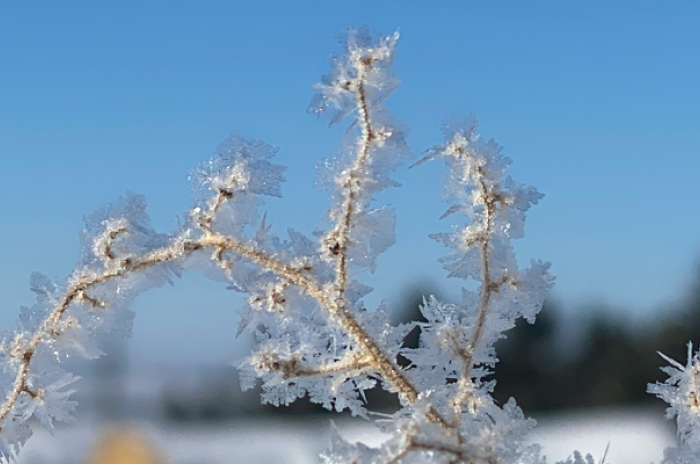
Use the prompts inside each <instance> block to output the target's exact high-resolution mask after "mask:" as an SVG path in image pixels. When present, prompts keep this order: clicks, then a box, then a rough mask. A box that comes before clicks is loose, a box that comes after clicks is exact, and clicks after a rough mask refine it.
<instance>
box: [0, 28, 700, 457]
mask: <svg viewBox="0 0 700 464" xmlns="http://www.w3.org/2000/svg"><path fill="white" fill-rule="evenodd" d="M397 41H398V34H393V35H391V36H386V37H384V36H374V35H372V34H371V33H369V32H368V31H367V30H366V29H361V30H350V31H349V32H348V35H347V39H346V40H345V42H344V46H345V49H344V54H343V55H342V56H339V57H336V58H335V59H334V60H333V63H332V70H331V72H330V73H329V74H327V75H325V76H324V77H323V78H322V82H321V83H320V84H317V85H316V88H317V90H318V95H316V97H314V99H313V100H312V102H311V105H310V106H309V111H310V112H313V113H316V114H321V113H330V117H331V124H336V123H339V122H341V121H343V120H345V119H346V118H348V119H349V128H348V130H347V132H346V134H345V137H344V139H343V142H342V145H341V149H340V151H339V153H338V154H337V155H336V156H334V157H331V158H329V159H327V160H324V161H323V162H322V163H321V164H320V165H319V180H320V181H321V182H320V183H321V184H322V185H323V186H325V187H326V188H327V190H328V191H329V192H330V200H331V204H330V207H329V210H328V213H327V215H326V217H325V218H324V221H322V225H321V226H320V227H319V228H318V230H316V231H314V235H313V237H308V236H306V235H304V234H302V233H300V232H298V231H295V230H293V229H288V230H287V236H286V238H281V237H278V236H277V235H275V234H274V233H273V231H272V229H271V227H270V226H269V225H268V224H267V218H266V215H264V214H263V215H262V216H261V214H260V213H259V210H260V208H261V206H262V205H263V201H262V196H265V195H269V196H280V195H281V183H282V182H283V181H284V171H285V169H286V168H285V167H283V166H279V165H277V164H274V163H272V161H271V160H272V158H273V156H274V155H275V153H276V151H277V149H276V148H274V147H272V146H270V145H267V144H266V143H264V142H262V141H258V140H249V139H246V138H244V137H242V136H239V135H234V136H231V137H230V138H228V139H227V140H225V141H224V142H223V143H222V144H221V146H220V147H219V148H218V149H217V151H216V152H215V153H214V156H213V157H212V159H211V160H210V161H209V162H207V163H205V164H204V165H202V166H200V167H199V168H198V169H197V170H195V171H194V172H193V173H192V176H191V179H192V180H193V184H194V190H195V192H196V195H197V199H196V203H195V206H194V207H193V208H192V209H190V211H189V213H188V214H187V216H186V217H187V221H186V224H184V225H183V226H182V227H181V228H180V229H179V230H178V231H176V232H175V233H173V234H160V233H157V232H155V231H154V230H153V228H152V227H151V225H150V221H149V219H148V215H147V214H146V207H145V203H144V201H143V199H142V198H141V197H139V196H136V195H133V194H128V195H127V196H125V197H124V198H123V199H121V200H120V202H118V203H117V204H116V205H110V206H107V207H105V208H103V209H101V210H99V211H97V212H96V213H93V214H92V215H89V216H88V217H87V218H86V229H85V230H84V232H83V235H82V242H83V249H84V251H83V257H82V259H81V261H80V263H79V265H78V267H77V268H76V270H75V271H74V273H73V275H72V276H71V277H70V278H69V279H68V281H67V283H66V284H64V285H58V284H55V283H53V282H51V281H50V280H49V279H48V278H46V277H44V276H42V275H40V274H35V275H33V276H32V280H31V288H32V290H33V291H34V292H35V293H36V295H37V302H36V304H35V305H34V306H32V307H31V308H23V309H22V315H21V316H20V322H19V323H18V327H17V330H16V331H14V332H12V333H8V334H5V335H3V337H2V343H1V344H0V365H1V366H2V369H1V370H0V398H3V401H2V404H1V405H0V456H3V457H9V456H12V455H14V454H15V453H16V452H17V451H18V449H19V446H20V445H21V444H22V443H23V442H24V441H25V440H26V439H27V437H28V436H29V434H30V430H29V428H28V427H27V421H28V419H29V418H31V417H36V418H38V419H39V420H40V421H41V423H42V424H43V425H44V426H46V427H47V428H49V429H51V428H52V427H53V422H54V421H56V420H67V419H69V418H70V413H71V411H72V409H73V408H74V406H75V403H74V402H72V401H70V399H69V397H70V394H71V393H72V390H70V389H68V388H69V386H70V385H71V383H72V382H73V381H74V380H75V379H76V377H75V376H73V375H72V374H70V373H68V372H66V371H65V370H64V369H63V364H62V363H63V361H64V360H65V359H66V357H68V356H73V355H76V354H77V355H80V356H83V357H86V358H94V357H96V356H99V355H100V354H101V352H100V351H99V349H98V348H97V345H96V338H97V337H98V336H99V335H100V333H102V332H107V331H113V330H117V331H121V332H125V333H126V334H128V332H129V330H130V323H131V319H132V317H133V314H132V313H131V312H130V311H129V310H128V305H129V303H130V302H131V300H132V299H133V298H134V297H135V296H136V295H137V294H139V293H140V292H142V291H144V290H147V289H149V288H152V287H154V286H159V285H162V284H164V283H170V282H172V280H173V279H174V278H175V277H179V276H180V275H181V274H182V273H183V272H185V271H200V272H203V273H204V274H205V275H206V276H208V277H210V278H212V279H216V280H220V281H223V282H225V283H226V285H227V286H228V288H231V289H234V290H236V291H238V292H242V293H245V294H246V295H247V297H246V299H245V303H244V307H243V309H242V312H241V322H240V327H239V333H240V332H241V331H243V330H248V331H250V332H252V333H253V334H254V336H255V339H256V342H257V344H256V347H255V348H254V349H253V351H252V353H250V355H249V356H247V357H246V358H245V359H242V360H240V361H239V362H238V366H239V368H240V370H241V386H242V388H243V389H248V388H251V387H253V386H255V385H257V384H262V396H261V399H262V401H263V402H265V403H270V404H273V405H281V404H284V405H287V404H290V403H291V402H293V401H295V400H296V399H297V398H300V397H303V396H308V397H309V398H310V400H311V401H312V402H315V403H319V404H321V405H323V406H324V407H325V408H327V409H333V410H336V411H342V410H345V409H347V410H349V411H350V412H351V413H352V414H353V415H359V416H362V417H365V418H368V414H367V413H368V411H367V410H366V405H365V401H364V398H365V396H364V392H365V391H367V390H369V389H371V388H374V387H375V386H377V385H378V384H379V385H380V386H381V387H382V388H384V389H386V390H388V391H390V392H393V393H396V394H397V395H398V397H399V399H400V400H401V409H400V410H399V411H396V413H395V414H393V415H391V416H390V417H389V418H388V419H385V420H381V421H377V425H378V426H379V427H380V428H381V429H382V430H384V431H385V432H387V433H388V434H389V435H390V438H389V439H388V440H387V441H386V442H385V443H384V444H383V445H382V446H381V447H379V448H369V447H367V446H364V445H362V444H350V443H347V442H345V441H344V440H342V438H340V437H339V436H337V435H334V436H333V440H332V444H331V449H330V450H329V451H327V452H326V453H324V454H323V455H322V457H323V459H324V461H325V462H326V463H329V464H330V463H335V464H340V463H353V464H360V463H365V464H368V463H383V464H388V463H394V464H409V463H427V462H430V463H441V464H443V463H444V464H447V463H450V464H460V463H461V464H467V463H468V464H515V463H521V464H527V463H530V464H541V463H543V462H544V461H543V459H542V458H541V457H540V456H539V448H538V447H537V446H536V445H529V444H527V442H526V435H527V433H528V432H529V431H530V429H531V428H532V427H533V426H534V421H532V420H530V419H527V418H525V416H524V415H523V413H522V411H521V410H520V408H519V407H518V406H517V405H516V403H515V401H514V400H513V399H511V400H510V401H508V402H507V403H506V404H503V405H499V404H496V402H495V401H494V399H493V398H492V396H491V392H492V389H493V386H494V382H493V381H489V380H488V376H489V375H491V374H492V373H493V370H494V368H495V366H496V363H497V357H496V353H495V348H494V346H495V343H496V341H497V340H499V339H501V338H503V337H504V336H505V333H506V332H507V331H508V330H509V329H511V328H512V327H513V326H514V324H515V321H516V320H517V319H518V318H520V317H522V318H525V319H526V320H527V321H528V322H531V323H532V322H534V319H535V317H536V315H537V313H538V312H539V310H540V308H541V306H542V303H543V301H544V298H545V296H546V294H547V292H548V291H549V289H550V288H551V287H552V285H553V282H554V278H553V277H552V276H551V275H550V274H549V267H550V266H549V263H547V262H542V261H531V263H530V265H529V267H526V268H522V267H521V266H519V263H518V260H517V259H516V256H515V253H514V249H513V245H512V243H511V241H512V240H514V239H519V238H522V237H523V235H524V222H525V216H526V213H527V212H528V210H529V208H530V207H531V206H532V205H534V204H537V203H538V201H539V200H540V199H541V198H542V195H541V194H540V193H539V192H538V191H537V190H536V189H535V188H533V187H530V186H526V185H521V184H518V183H516V182H514V181H513V180H512V179H511V178H510V177H508V176H506V175H505V171H506V169H507V168H508V166H509V165H510V162H511V161H510V159H509V158H506V157H505V156H503V155H502V154H501V152H502V148H501V147H500V146H499V145H498V144H497V143H496V142H495V141H493V140H488V141H484V140H482V139H481V137H480V136H479V135H478V133H477V124H476V122H475V120H474V119H473V118H471V117H470V118H463V119H453V120H451V121H448V123H446V125H445V129H444V142H443V143H442V144H439V145H435V146H434V147H432V148H430V149H429V150H428V151H427V154H426V156H425V157H424V158H423V159H422V160H421V161H419V162H418V163H416V164H421V163H423V162H426V161H429V160H432V159H435V158H442V159H443V160H444V161H445V162H446V164H447V165H448V168H449V175H448V180H447V182H446V185H445V190H446V196H447V199H448V201H449V202H450V203H451V206H450V207H449V208H448V210H447V211H446V212H445V214H443V216H442V218H441V219H444V218H447V217H452V218H461V220H460V221H457V223H455V224H454V225H453V226H452V232H450V233H437V234H434V235H432V236H431V237H432V238H433V239H435V240H437V241H438V242H440V243H442V244H444V245H445V246H447V247H448V248H450V249H451V250H450V253H449V254H448V255H447V256H444V257H442V258H440V262H441V263H442V264H443V266H444V268H445V270H446V271H447V272H448V277H457V278H461V279H464V281H465V286H464V288H463V290H462V298H461V300H460V301H459V302H456V303H448V302H441V301H438V300H437V299H436V298H434V297H432V296H430V297H426V299H425V300H424V304H423V305H422V307H421V311H422V313H423V315H424V316H425V318H426V320H427V322H425V323H414V324H405V325H399V326H394V325H392V324H390V323H389V317H388V314H389V312H390V310H389V309H388V308H386V307H385V305H383V304H382V305H381V306H380V307H378V308H374V309H368V308H366V306H365V304H364V302H363V298H364V297H365V296H366V295H367V294H369V293H370V292H371V291H372V288H370V287H369V286H367V285H365V284H363V283H361V282H359V281H358V280H356V279H354V278H353V276H354V275H359V274H361V273H360V272H355V271H370V272H373V271H374V269H375V267H376V265H377V259H378V256H379V255H380V254H381V253H383V252H384V251H385V250H387V249H388V248H389V247H390V246H391V245H392V244H393V243H394V241H395V236H394V229H395V224H396V217H395V214H394V210H393V208H391V207H390V206H389V205H378V204H376V201H375V198H374V196H375V194H376V193H378V192H380V191H382V190H384V189H386V188H389V187H398V186H400V184H399V183H398V182H397V181H395V180H394V179H393V178H391V175H392V173H393V172H394V171H395V170H396V169H397V168H398V167H399V166H401V165H402V164H403V163H404V162H405V161H406V160H407V159H408V157H409V156H410V152H409V150H408V148H407V145H406V141H405V130H404V129H403V127H402V125H401V124H400V123H399V122H398V121H396V120H394V119H393V117H391V115H390V114H389V112H388V111H387V110H386V108H385V107H383V106H382V103H383V101H384V100H385V99H386V98H387V97H388V96H389V95H390V94H391V92H392V91H393V90H394V89H395V88H396V87H397V86H398V83H399V81H398V79H396V77H395V76H394V75H393V73H392V71H391V65H392V62H393V59H394V54H395V49H396V45H397ZM416 325H417V326H419V328H420V329H421V334H420V344H419V346H418V347H417V348H414V349H409V348H405V347H403V344H404V339H405V337H406V336H407V334H408V333H409V332H410V331H411V330H413V329H414V328H415V327H416ZM399 355H402V356H404V357H405V358H407V359H408V360H409V361H410V364H409V365H408V366H406V367H401V366H400V365H399V363H398V362H397V357H398V356H399ZM669 361H670V360H669ZM670 362H671V367H669V368H667V369H666V370H667V372H668V373H669V374H670V375H671V378H670V379H669V380H668V381H667V382H666V383H665V384H662V385H656V386H652V387H650V391H651V392H652V393H655V394H657V395H658V396H660V397H662V398H663V399H665V400H666V401H668V402H669V403H670V404H671V408H670V413H671V414H674V415H677V416H678V423H679V430H680V433H681V439H682V446H681V448H679V450H680V451H671V452H669V453H670V454H668V457H667V458H668V460H669V462H674V463H690V462H697V461H698V460H699V459H698V457H699V456H700V454H698V451H697V449H698V448H697V446H698V443H700V438H698V437H699V436H700V435H698V434H699V433H700V432H698V431H700V421H699V420H698V417H699V414H698V412H699V411H700V400H699V399H698V398H699V396H698V395H700V367H698V366H700V361H698V356H697V355H695V356H691V354H689V361H688V364H687V365H686V366H682V365H681V364H678V363H675V362H674V361H670ZM674 453H675V454H674ZM584 462H586V463H588V464H592V462H593V461H592V458H590V457H586V458H585V459H584V458H583V457H582V456H581V455H580V454H578V453H575V454H574V455H573V459H569V461H567V463H575V464H582V463H584Z"/></svg>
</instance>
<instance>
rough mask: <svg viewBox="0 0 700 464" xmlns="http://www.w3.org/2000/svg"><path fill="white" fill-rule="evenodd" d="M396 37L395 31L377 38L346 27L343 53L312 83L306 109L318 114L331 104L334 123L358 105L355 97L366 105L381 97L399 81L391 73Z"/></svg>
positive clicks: (383, 97)
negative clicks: (312, 96)
mask: <svg viewBox="0 0 700 464" xmlns="http://www.w3.org/2000/svg"><path fill="white" fill-rule="evenodd" d="M398 39H399V34H398V32H396V33H394V34H392V35H390V36H379V37H376V36H373V35H372V34H371V33H370V32H369V31H368V30H367V29H359V30H358V29H350V30H348V34H347V37H346V38H345V40H344V45H345V53H344V55H342V56H340V57H335V58H334V59H333V60H332V66H333V69H332V70H331V72H330V73H329V74H327V75H325V76H323V78H322V80H321V83H319V84H316V85H314V87H315V88H316V89H317V90H318V94H316V95H315V96H314V98H313V99H312V101H311V103H310V104H309V107H308V110H307V111H308V112H309V113H315V114H319V115H320V114H321V113H324V112H326V111H328V110H329V108H330V107H334V108H335V111H334V112H333V113H332V114H331V122H330V124H331V125H333V124H336V123H338V122H340V121H341V120H342V119H343V118H344V117H345V116H346V115H348V114H350V113H351V112H353V111H355V110H356V109H357V108H358V104H357V103H358V102H357V100H358V98H362V99H365V104H366V105H372V104H374V103H378V102H381V101H382V100H384V99H385V98H386V97H387V96H388V95H389V94H390V93H391V92H392V91H393V90H394V89H395V88H396V87H397V86H398V83H399V82H398V79H396V78H395V77H394V75H393V73H392V72H391V63H392V61H393V58H394V51H395V49H396V42H397V41H398Z"/></svg>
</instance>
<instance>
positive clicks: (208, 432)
mask: <svg viewBox="0 0 700 464" xmlns="http://www.w3.org/2000/svg"><path fill="white" fill-rule="evenodd" d="M538 422H539V425H538V427H537V428H536V429H535V432H534V433H533V435H532V438H533V441H536V442H539V443H540V444H542V445H543V451H544V454H546V455H547V456H548V462H550V463H553V462H556V461H557V460H563V459H566V458H567V457H568V456H570V455H571V453H572V451H573V450H575V449H578V450H580V451H582V452H584V453H591V454H592V455H593V456H594V457H595V458H596V460H598V459H600V458H602V457H603V454H604V453H605V450H606V447H608V445H609V451H608V454H607V457H606V461H605V462H606V463H609V464H628V463H629V464H632V463H634V464H639V463H641V464H647V463H651V462H659V461H660V458H661V457H662V453H663V449H664V448H665V447H666V446H669V445H671V444H672V443H673V441H674V432H673V427H672V425H673V424H671V423H670V422H667V421H664V420H663V419H662V418H661V416H660V415H659V414H658V412H657V411H654V412H648V411H645V410H597V411H588V412H577V413H562V414H552V415H550V416H547V417H543V418H540V420H539V421H538ZM336 424H337V427H338V429H339V430H340V432H341V434H342V435H343V436H345V437H346V438H347V439H349V440H350V441H363V442H365V443H368V444H378V443H380V442H381V440H382V436H381V434H380V433H378V432H377V431H376V429H374V428H373V427H372V426H371V425H370V424H368V423H366V422H363V421H353V420H345V419H342V420H339V421H337V422H336ZM131 426H132V427H136V428H138V430H139V431H140V433H142V434H143V435H144V436H145V437H146V439H147V441H149V442H150V443H152V444H153V445H154V446H155V447H156V448H157V449H159V450H160V452H161V453H162V455H164V456H165V457H166V459H167V461H166V462H167V463H170V464H224V463H225V464H232V463H245V464H273V463H274V464H281V463H289V464H302V463H303V464H306V463H315V462H318V458H317V456H318V453H319V452H320V451H322V450H323V449H324V448H325V447H326V446H327V444H328V440H329V436H330V424H329V422H328V421H326V420H311V421H301V420H300V421H276V422H273V421H271V420H266V419H244V418H242V419H240V420H238V421H236V422H231V423H229V424H226V425H220V426H212V427H201V426H200V427H196V428H195V427H181V428H175V427H166V426H155V425H152V424H150V425H149V424H146V423H135V424H132V425H131ZM105 428H106V426H105V425H103V424H98V423H94V422H89V421H82V422H81V423H79V424H77V425H75V426H72V427H64V428H61V429H59V430H58V431H57V432H56V433H55V435H54V436H51V435H50V434H48V433H46V432H39V433H37V434H36V436H34V437H33V438H32V439H30V441H29V442H28V443H27V445H26V447H25V448H24V449H23V450H22V452H21V453H20V456H19V459H18V463H19V464H48V463H51V464H68V463H71V464H74V463H83V462H85V456H86V455H87V454H88V453H89V451H90V450H91V449H92V447H94V444H95V442H96V440H97V439H98V438H99V436H100V435H101V434H102V433H103V431H104V430H105Z"/></svg>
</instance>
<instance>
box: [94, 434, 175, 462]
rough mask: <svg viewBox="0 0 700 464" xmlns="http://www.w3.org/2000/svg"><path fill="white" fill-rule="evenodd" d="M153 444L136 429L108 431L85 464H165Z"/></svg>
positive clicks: (99, 439) (100, 438) (97, 443)
mask: <svg viewBox="0 0 700 464" xmlns="http://www.w3.org/2000/svg"><path fill="white" fill-rule="evenodd" d="M164 463H165V460H164V459H163V458H162V456H161V454H160V453H159V452H158V451H157V450H156V448H155V447H154V446H153V444H152V443H151V442H150V441H149V440H148V439H147V438H146V437H145V436H144V433H143V432H141V431H139V430H138V428H136V427H128V426H116V427H111V428H109V429H107V430H106V431H105V432H104V433H103V434H102V436H100V437H99V438H98V440H97V442H96V443H95V445H94V447H93V449H92V452H91V453H90V454H89V455H88V457H87V459H86V460H85V464H164Z"/></svg>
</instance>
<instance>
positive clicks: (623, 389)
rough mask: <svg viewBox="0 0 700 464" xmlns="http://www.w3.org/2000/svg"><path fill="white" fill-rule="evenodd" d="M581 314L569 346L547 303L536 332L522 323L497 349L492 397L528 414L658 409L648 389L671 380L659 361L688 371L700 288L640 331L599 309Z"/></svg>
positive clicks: (697, 329)
mask: <svg viewBox="0 0 700 464" xmlns="http://www.w3.org/2000/svg"><path fill="white" fill-rule="evenodd" d="M582 313H584V314H587V315H588V317H587V318H585V316H584V317H583V318H584V321H583V322H582V327H580V331H579V333H578V334H577V336H576V341H577V342H576V344H574V345H573V346H572V344H567V343H566V340H564V339H563V337H561V333H562V331H563V330H562V328H563V327H562V324H563V322H562V317H561V312H560V311H559V310H558V309H557V307H556V306H555V305H554V304H552V303H549V302H548V303H545V306H544V308H543V310H542V312H541V313H540V316H539V317H538V319H537V322H536V323H535V324H534V325H529V324H527V323H526V322H525V321H519V322H518V324H517V326H516V327H515V328H514V329H513V330H511V331H510V333H509V334H508V338H507V339H505V340H501V341H500V342H499V343H498V345H497V353H498V356H499V358H500V362H499V364H498V365H497V366H496V374H495V379H496V381H497V385H496V388H495V392H494V397H495V398H496V399H497V400H498V401H500V402H505V401H507V400H508V398H510V397H514V398H517V399H518V403H519V404H520V406H521V407H522V408H523V410H525V411H526V412H537V411H551V410H556V409H566V408H578V407H595V406H625V405H639V404H646V405H661V402H660V400H658V399H656V398H655V397H654V396H652V395H650V394H648V393H646V389H647V384H649V383H653V382H656V381H661V380H664V379H666V378H668V376H667V375H665V374H664V373H663V372H661V370H660V367H662V366H665V365H667V364H668V363H667V362H666V361H664V360H663V359H662V358H661V356H659V354H658V353H663V354H665V355H667V356H669V357H671V358H673V359H676V360H678V361H679V362H681V363H683V364H685V361H686V359H687V344H688V342H689V341H691V340H692V341H695V342H696V345H695V346H696V347H697V343H698V342H700V283H698V284H696V285H694V287H693V288H692V289H691V291H690V292H688V294H687V295H686V297H685V298H684V299H683V300H682V301H681V302H678V303H674V304H673V305H668V306H667V307H661V308H659V309H658V311H657V316H656V317H654V318H653V319H651V320H648V321H644V323H643V324H639V323H635V322H634V321H633V320H631V319H625V318H624V316H621V315H620V314H619V313H617V312H614V311H611V310H610V309H608V308H605V307H604V306H601V307H598V308H595V307H594V308H591V307H588V308H585V312H584V311H582Z"/></svg>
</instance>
